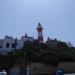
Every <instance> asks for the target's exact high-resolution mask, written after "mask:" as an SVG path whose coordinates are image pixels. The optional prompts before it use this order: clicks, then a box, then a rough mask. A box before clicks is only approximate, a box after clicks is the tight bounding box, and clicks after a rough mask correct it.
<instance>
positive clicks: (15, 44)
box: [15, 37, 17, 51]
mask: <svg viewBox="0 0 75 75" xmlns="http://www.w3.org/2000/svg"><path fill="white" fill-rule="evenodd" d="M16 46H17V37H16V39H15V51H16Z"/></svg>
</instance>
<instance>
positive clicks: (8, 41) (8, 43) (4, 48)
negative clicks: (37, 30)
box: [0, 34, 34, 54]
mask: <svg viewBox="0 0 75 75" xmlns="http://www.w3.org/2000/svg"><path fill="white" fill-rule="evenodd" d="M25 35H26V34H25ZM33 39H34V38H33V37H28V36H27V37H26V36H22V37H21V39H17V38H16V39H15V38H13V37H10V36H5V38H4V39H0V53H2V54H7V53H8V52H11V51H13V50H15V48H16V49H17V50H19V49H21V48H22V47H23V46H24V42H26V41H30V42H33Z"/></svg>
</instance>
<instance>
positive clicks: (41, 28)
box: [37, 23, 43, 43]
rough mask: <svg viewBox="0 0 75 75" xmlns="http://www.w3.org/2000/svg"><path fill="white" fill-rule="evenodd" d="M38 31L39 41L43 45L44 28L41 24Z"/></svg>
mask: <svg viewBox="0 0 75 75" xmlns="http://www.w3.org/2000/svg"><path fill="white" fill-rule="evenodd" d="M37 31H38V41H39V43H43V33H42V31H43V27H42V25H41V24H40V23H38V26H37Z"/></svg>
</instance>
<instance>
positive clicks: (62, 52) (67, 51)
mask: <svg viewBox="0 0 75 75" xmlns="http://www.w3.org/2000/svg"><path fill="white" fill-rule="evenodd" d="M18 58H20V59H21V60H24V59H25V60H26V61H29V62H41V63H44V64H51V65H53V66H57V65H58V63H60V62H74V61H75V48H74V47H72V46H71V44H67V43H66V42H62V41H58V40H56V39H55V40H49V39H48V41H46V42H45V43H41V44H39V43H38V42H37V41H34V42H25V44H24V47H23V48H22V49H21V50H15V51H14V53H13V54H8V55H7V56H5V55H0V67H3V68H9V67H11V66H12V65H13V64H14V61H15V60H17V59H18Z"/></svg>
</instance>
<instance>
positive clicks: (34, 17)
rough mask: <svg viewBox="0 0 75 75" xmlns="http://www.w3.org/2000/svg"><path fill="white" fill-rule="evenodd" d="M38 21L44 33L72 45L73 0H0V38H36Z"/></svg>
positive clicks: (74, 36) (74, 35)
mask: <svg viewBox="0 0 75 75" xmlns="http://www.w3.org/2000/svg"><path fill="white" fill-rule="evenodd" d="M38 22H40V23H41V24H42V26H43V27H44V30H43V34H44V39H45V40H46V39H47V37H50V38H53V39H54V38H57V39H58V40H63V41H70V42H72V43H73V44H74V45H75V0H0V38H4V36H5V35H9V36H13V37H14V38H15V37H16V36H17V37H18V38H20V37H21V36H22V35H24V34H25V33H28V35H29V36H34V37H35V38H37V31H36V27H37V24H38Z"/></svg>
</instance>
